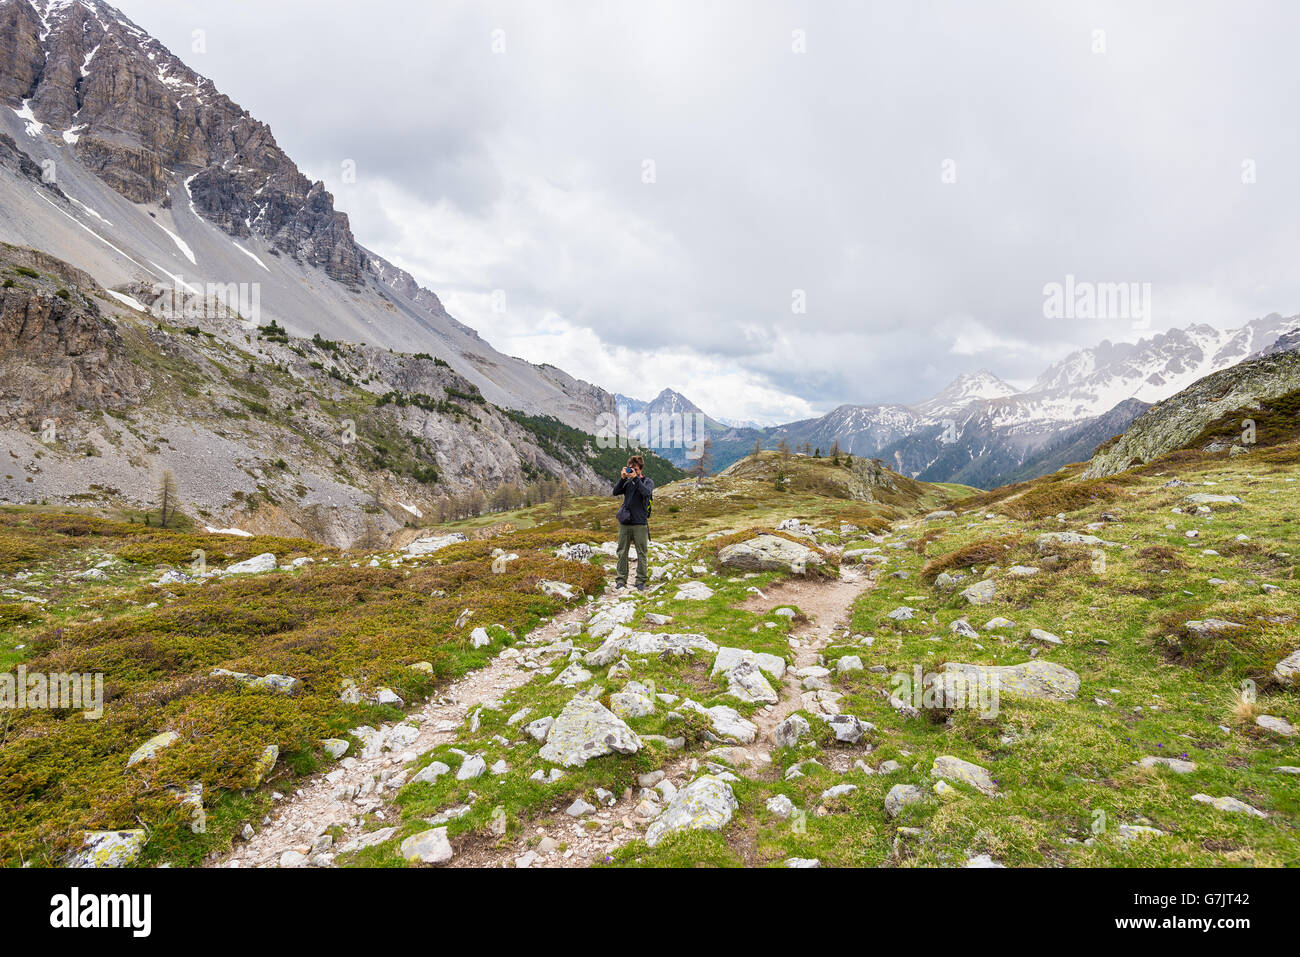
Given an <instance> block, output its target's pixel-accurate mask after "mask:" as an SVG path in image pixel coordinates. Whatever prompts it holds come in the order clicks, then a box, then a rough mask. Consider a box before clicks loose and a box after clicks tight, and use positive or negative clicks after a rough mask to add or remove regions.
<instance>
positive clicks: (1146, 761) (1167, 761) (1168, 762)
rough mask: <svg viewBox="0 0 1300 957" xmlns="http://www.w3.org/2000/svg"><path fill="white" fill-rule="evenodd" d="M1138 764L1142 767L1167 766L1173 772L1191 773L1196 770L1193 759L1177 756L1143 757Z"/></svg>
mask: <svg viewBox="0 0 1300 957" xmlns="http://www.w3.org/2000/svg"><path fill="white" fill-rule="evenodd" d="M1138 766H1139V767H1144V768H1168V769H1169V770H1170V771H1173V772H1174V773H1175V774H1191V773H1192V772H1193V771H1195V770H1196V762H1195V761H1183V760H1180V759H1179V758H1157V757H1150V758H1143V759H1142V760H1141V761H1139V762H1138Z"/></svg>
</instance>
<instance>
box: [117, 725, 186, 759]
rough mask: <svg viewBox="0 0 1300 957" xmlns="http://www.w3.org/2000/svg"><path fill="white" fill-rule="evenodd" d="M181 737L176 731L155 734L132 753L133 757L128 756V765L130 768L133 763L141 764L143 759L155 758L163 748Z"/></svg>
mask: <svg viewBox="0 0 1300 957" xmlns="http://www.w3.org/2000/svg"><path fill="white" fill-rule="evenodd" d="M179 738H180V735H178V734H177V733H176V732H175V731H164V732H163V733H162V734H157V735H154V736H153V737H152V738H150V739H149V740H148V741H146V742H145V743H144V744H142V745H140V747H138V748H136V749H135V751H134V752H133V753H132V754H131V757H129V758H127V761H126V766H127V767H128V768H129V767H132V766H133V765H136V764H139V763H140V762H141V761H152V760H153V759H154V758H156V757H158V752H159V751H161V750H162V749H163V748H169V747H171V746H172V745H173V744H175V743H176V741H177V740H178V739H179Z"/></svg>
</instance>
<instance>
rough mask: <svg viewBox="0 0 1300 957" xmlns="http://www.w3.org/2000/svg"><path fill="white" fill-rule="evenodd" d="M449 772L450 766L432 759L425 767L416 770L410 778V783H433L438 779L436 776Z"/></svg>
mask: <svg viewBox="0 0 1300 957" xmlns="http://www.w3.org/2000/svg"><path fill="white" fill-rule="evenodd" d="M450 773H451V768H450V767H448V766H447V765H445V764H443V763H442V762H441V761H434V762H433V763H431V764H429V765H428V766H426V767H423V768H421V769H420V770H419V771H418V772H416V774H415V776H414V777H413V778H411V783H412V784H433V783H434V782H436V781H437V780H438V778H440V777H442V776H443V775H444V774H450Z"/></svg>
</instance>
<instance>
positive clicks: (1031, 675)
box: [936, 661, 1081, 701]
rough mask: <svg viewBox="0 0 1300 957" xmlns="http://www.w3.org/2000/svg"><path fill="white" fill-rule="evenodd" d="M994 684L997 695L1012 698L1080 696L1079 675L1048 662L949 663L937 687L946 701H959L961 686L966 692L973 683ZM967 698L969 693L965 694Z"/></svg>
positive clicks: (944, 668)
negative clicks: (1010, 663)
mask: <svg viewBox="0 0 1300 957" xmlns="http://www.w3.org/2000/svg"><path fill="white" fill-rule="evenodd" d="M995 679H996V681H997V685H996V687H997V691H998V694H999V695H1007V696H1008V697H1012V698H1038V699H1043V700H1047V701H1073V700H1074V699H1075V698H1077V697H1078V696H1079V686H1080V684H1081V681H1080V679H1079V676H1078V675H1077V674H1076V673H1075V672H1073V671H1071V670H1070V669H1069V668H1065V667H1063V666H1061V665H1058V664H1053V663H1052V662H1050V661H1027V662H1025V663H1024V664H1021V665H971V664H957V663H952V662H949V663H948V664H945V665H944V666H943V673H942V674H940V675H939V676H938V680H937V682H936V686H941V687H942V688H943V692H944V695H945V697H946V698H948V699H949V700H961V695H962V694H963V683H964V686H965V689H966V690H967V691H968V690H969V689H971V688H973V687H974V685H973V682H981V683H983V684H984V686H986V687H991V682H992V681H993V680H995ZM967 698H968V699H969V694H967Z"/></svg>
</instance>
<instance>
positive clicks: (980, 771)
mask: <svg viewBox="0 0 1300 957" xmlns="http://www.w3.org/2000/svg"><path fill="white" fill-rule="evenodd" d="M930 777H932V778H937V779H939V780H943V781H961V782H962V783H963V784H969V785H970V786H971V787H973V788H974V789H975V790H977V791H979V792H980V793H981V794H987V795H989V796H990V797H991V796H992V795H994V794H997V793H998V786H997V785H996V784H995V783H994V782H993V777H992V775H990V774H989V772H988V769H986V768H982V767H980V766H979V765H978V764H971V763H970V762H969V761H963V760H962V759H961V758H954V757H953V756H952V755H950V754H944V755H940V756H939V757H937V758H935V759H934V765H933V766H932V767H931V768H930Z"/></svg>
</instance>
